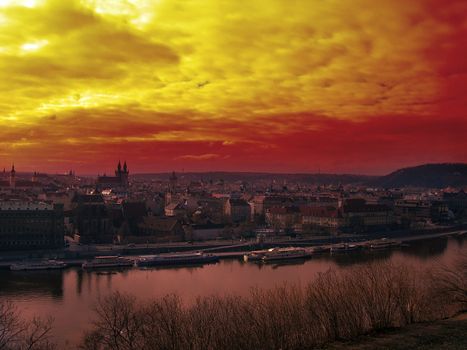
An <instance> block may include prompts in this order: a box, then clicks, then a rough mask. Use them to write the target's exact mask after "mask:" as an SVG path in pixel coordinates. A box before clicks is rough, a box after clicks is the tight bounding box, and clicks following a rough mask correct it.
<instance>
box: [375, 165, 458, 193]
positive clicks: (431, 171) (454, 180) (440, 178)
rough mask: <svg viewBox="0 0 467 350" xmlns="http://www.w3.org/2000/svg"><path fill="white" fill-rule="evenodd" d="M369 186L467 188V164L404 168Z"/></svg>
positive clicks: (382, 177)
mask: <svg viewBox="0 0 467 350" xmlns="http://www.w3.org/2000/svg"><path fill="white" fill-rule="evenodd" d="M369 184H370V185H372V186H377V187H385V188H398V187H428V188H444V187H449V186H452V187H463V186H467V164H464V163H444V164H424V165H419V166H415V167H410V168H403V169H399V170H396V171H395V172H393V173H391V174H389V175H386V176H381V177H378V178H376V179H373V180H371V181H370V182H369Z"/></svg>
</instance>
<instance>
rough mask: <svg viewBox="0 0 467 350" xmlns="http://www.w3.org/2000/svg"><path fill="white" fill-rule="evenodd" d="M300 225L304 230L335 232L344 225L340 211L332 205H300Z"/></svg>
mask: <svg viewBox="0 0 467 350" xmlns="http://www.w3.org/2000/svg"><path fill="white" fill-rule="evenodd" d="M300 214H301V218H302V222H301V223H302V227H303V230H304V231H327V232H329V233H334V232H337V231H338V230H339V229H341V228H342V227H343V226H344V225H345V220H344V217H343V215H342V212H341V211H339V210H338V209H337V208H336V207H333V206H322V207H318V206H303V207H300Z"/></svg>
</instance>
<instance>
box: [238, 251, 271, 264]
mask: <svg viewBox="0 0 467 350" xmlns="http://www.w3.org/2000/svg"><path fill="white" fill-rule="evenodd" d="M267 252H268V249H263V250H254V251H252V252H249V253H247V254H244V255H243V261H245V262H257V261H262V259H263V257H264V255H265V254H266V253H267Z"/></svg>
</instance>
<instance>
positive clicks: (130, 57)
mask: <svg viewBox="0 0 467 350" xmlns="http://www.w3.org/2000/svg"><path fill="white" fill-rule="evenodd" d="M466 14H467V1H465V0H443V1H438V0H410V1H408V0H121V1H119V0H82V1H73V0H0V92H1V93H0V166H1V167H3V166H5V167H9V166H11V163H12V162H15V165H16V168H17V169H18V170H19V171H32V170H38V171H49V172H62V171H64V170H67V169H70V168H73V169H75V170H76V171H77V173H98V172H99V173H103V172H107V173H109V172H110V171H111V170H112V169H113V167H114V164H115V163H116V162H117V161H118V159H122V160H124V159H126V160H127V161H128V163H129V166H130V171H132V172H149V171H168V170H172V169H174V170H176V171H180V170H182V169H184V170H185V171H205V170H239V171H274V172H318V171H321V172H348V173H368V174H381V173H386V172H389V171H391V170H394V169H396V168H399V167H402V166H409V165H415V164H421V163H427V162H466V161H467V106H466V102H467V98H466V91H467V86H466V85H467V76H466V73H467V63H466V62H467V59H466V57H467V16H466Z"/></svg>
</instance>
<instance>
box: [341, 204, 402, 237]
mask: <svg viewBox="0 0 467 350" xmlns="http://www.w3.org/2000/svg"><path fill="white" fill-rule="evenodd" d="M338 209H339V210H341V212H342V216H343V218H344V226H345V227H346V228H347V229H350V230H353V231H359V230H368V229H370V230H371V229H374V228H378V227H389V226H391V225H393V224H395V222H396V220H395V217H394V212H393V210H392V209H391V208H390V207H388V206H387V205H384V204H369V203H367V202H366V200H365V199H363V198H352V199H346V200H345V201H343V202H340V203H339V208H338Z"/></svg>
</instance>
